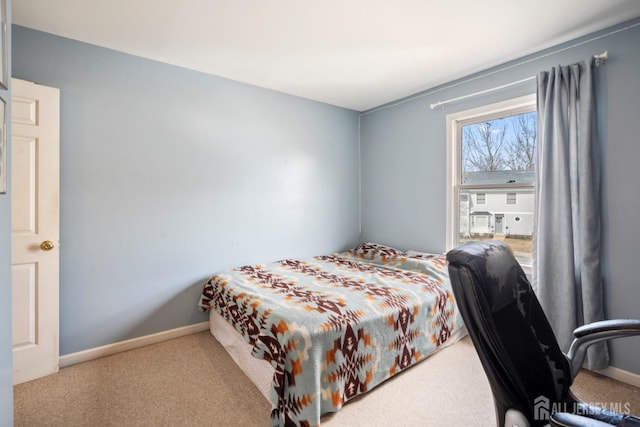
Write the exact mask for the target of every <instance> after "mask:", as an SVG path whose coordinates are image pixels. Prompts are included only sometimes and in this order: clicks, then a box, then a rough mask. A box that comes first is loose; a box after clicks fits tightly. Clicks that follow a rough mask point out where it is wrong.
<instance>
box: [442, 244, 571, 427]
mask: <svg viewBox="0 0 640 427" xmlns="http://www.w3.org/2000/svg"><path fill="white" fill-rule="evenodd" d="M447 261H448V262H449V267H448V268H449V276H450V279H451V285H452V288H453V293H454V295H455V298H456V303H457V305H458V308H459V310H460V313H461V315H462V318H463V320H464V322H465V325H466V327H467V330H468V331H469V335H470V337H471V340H472V341H473V344H474V346H475V348H476V351H477V352H478V356H479V357H480V360H481V362H482V366H483V367H484V370H485V373H486V375H487V377H488V379H489V383H490V385H491V389H492V392H493V397H494V402H495V404H496V417H498V424H499V425H503V422H504V413H505V412H506V411H507V410H509V409H515V410H517V411H520V412H521V413H522V414H523V415H524V416H525V417H526V418H527V419H528V420H529V422H530V425H532V426H535V425H544V424H545V421H544V420H541V418H544V414H539V413H535V412H534V411H540V410H548V409H549V408H551V407H552V406H551V405H554V404H556V403H560V404H562V403H563V402H565V403H566V404H568V403H573V396H572V395H571V394H570V393H569V386H570V385H571V372H570V368H569V363H568V361H567V359H566V357H565V355H564V354H563V353H562V351H561V350H560V348H559V346H558V343H557V341H556V338H555V335H554V334H553V331H552V329H551V326H550V325H549V322H548V320H547V318H546V316H545V314H544V312H543V311H542V307H541V306H540V303H539V302H538V299H537V298H536V296H535V294H534V292H533V289H532V288H531V284H530V283H529V280H528V279H527V276H526V274H525V273H524V271H523V270H522V268H521V267H520V264H518V262H517V260H516V259H515V257H514V255H513V253H512V252H511V249H510V248H509V247H508V246H507V245H506V244H504V243H503V242H500V241H493V240H492V241H484V242H470V243H466V244H463V245H461V246H459V247H458V248H456V249H453V250H451V251H449V253H447ZM539 415H543V417H540V416H539ZM546 422H548V421H546Z"/></svg>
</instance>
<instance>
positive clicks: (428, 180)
mask: <svg viewBox="0 0 640 427" xmlns="http://www.w3.org/2000/svg"><path fill="white" fill-rule="evenodd" d="M634 24H639V25H638V26H635V27H634V28H630V29H626V30H623V31H619V32H615V31H617V30H622V29H623V28H625V27H628V26H631V25H634ZM611 32H615V33H614V34H610V35H608V36H604V35H605V34H607V33H611ZM599 36H604V37H602V38H598V37H599ZM594 38H597V39H596V40H591V39H594ZM578 42H580V43H582V44H580V45H579V46H575V47H570V46H573V45H574V44H577V43H578ZM639 45H640V21H637V20H636V21H631V22H628V23H626V24H623V25H619V26H616V27H613V28H610V29H608V30H605V31H602V32H599V33H596V34H592V35H590V36H588V37H585V38H582V39H579V40H576V41H573V42H570V43H566V44H564V45H561V46H557V47H555V48H551V49H548V50H546V51H543V52H540V53H538V54H534V55H531V56H528V57H525V58H522V59H520V60H516V61H513V62H510V63H506V64H504V65H501V66H498V67H495V68H493V69H490V70H487V71H485V72H482V73H478V74H476V75H473V76H470V77H469V78H466V79H461V80H458V81H454V82H451V83H448V84H445V85H443V86H440V87H438V88H434V89H432V90H429V91H427V92H424V93H421V94H417V95H415V96H413V97H409V98H407V99H404V100H400V101H398V102H396V103H392V104H389V105H386V106H383V107H381V108H377V109H373V110H370V111H369V112H365V113H363V114H362V115H361V118H360V120H361V124H360V126H361V140H360V143H361V169H362V177H361V180H362V183H363V185H362V195H361V197H362V236H361V240H363V241H375V242H380V243H385V244H389V245H392V246H396V247H398V248H402V249H408V248H413V249H421V250H425V251H431V252H442V251H444V250H445V249H446V248H445V191H446V189H445V185H444V183H445V172H446V138H445V132H446V129H445V116H446V115H447V114H450V113H453V112H456V111H461V110H466V109H469V108H473V107H477V106H480V105H484V104H489V103H493V102H498V101H501V100H505V99H509V98H512V97H516V96H521V95H526V94H530V93H535V90H536V83H535V80H533V81H529V82H527V83H523V84H520V85H516V86H512V87H510V88H508V89H504V90H499V91H495V92H492V93H490V94H486V95H483V96H478V97H474V98H468V99H466V100H464V101H461V102H456V103H452V104H449V105H447V106H446V107H445V108H444V109H435V110H432V109H431V108H430V104H432V103H436V102H438V101H444V100H447V99H452V98H455V97H459V96H462V95H466V94H470V93H475V92H478V91H483V90H485V89H489V88H493V87H497V86H501V85H504V84H507V83H511V82H515V81H519V80H521V79H526V78H528V77H532V76H535V75H536V74H537V73H538V72H539V71H542V70H547V69H550V68H551V67H552V66H557V65H560V64H562V65H566V64H569V63H573V62H576V61H579V60H583V59H587V58H589V57H590V56H591V55H593V54H599V53H601V52H604V51H605V50H607V51H608V52H609V61H608V62H607V64H606V65H605V66H604V67H601V68H599V69H598V71H597V74H598V109H599V112H600V115H601V123H600V132H601V144H602V147H601V148H602V162H603V184H602V185H603V196H604V208H603V220H604V224H603V227H604V247H603V265H604V279H605V284H606V290H605V299H606V315H607V317H609V318H624V317H634V318H638V317H640V309H639V308H638V301H640V287H639V286H638V279H637V276H638V273H637V272H638V270H637V265H636V264H637V258H638V256H637V253H638V242H640V223H638V220H637V213H638V212H640V192H639V191H638V189H637V184H636V182H637V178H636V176H637V169H638V167H637V165H638V159H640V144H638V135H640V120H638V112H639V111H640V80H639V79H638V75H639V73H640V49H638V46H639ZM554 52H556V53H554ZM540 56H543V57H540ZM539 57H540V58H539ZM535 58H538V59H535ZM518 64H521V65H518ZM638 354H640V339H637V338H625V339H621V340H617V341H615V342H614V343H612V366H614V367H617V368H620V369H624V370H627V371H630V372H633V373H636V374H640V359H639V358H638V357H637V355H638Z"/></svg>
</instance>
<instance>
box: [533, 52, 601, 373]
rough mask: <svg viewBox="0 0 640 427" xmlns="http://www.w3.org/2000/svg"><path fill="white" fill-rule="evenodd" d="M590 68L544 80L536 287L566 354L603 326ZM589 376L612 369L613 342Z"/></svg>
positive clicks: (595, 350)
mask: <svg viewBox="0 0 640 427" xmlns="http://www.w3.org/2000/svg"><path fill="white" fill-rule="evenodd" d="M595 104H596V103H595V90H594V82H593V70H592V66H591V63H590V62H587V63H585V62H580V63H577V64H573V65H569V66H565V67H557V68H555V67H554V68H552V69H551V71H549V72H546V71H543V72H541V73H539V74H538V135H537V138H538V140H537V150H538V153H537V165H536V206H535V210H536V224H535V230H534V236H535V244H534V257H533V258H534V263H533V282H534V284H535V286H536V287H537V293H538V298H539V299H540V303H541V305H542V307H543V308H544V311H545V313H546V315H547V317H548V318H549V321H550V323H551V326H552V328H553V330H554V332H555V334H556V336H557V338H558V342H559V344H560V347H561V348H562V350H563V351H565V352H566V351H567V350H568V349H569V346H570V345H571V341H572V340H573V330H574V329H575V328H576V327H578V326H581V325H583V324H585V323H590V322H594V321H598V320H603V319H604V308H603V291H602V277H601V273H600V241H601V236H600V232H601V225H600V212H601V207H600V150H599V144H598V134H597V129H596V122H597V116H596V105H595ZM586 364H587V367H588V368H589V369H604V368H606V367H607V366H608V364H609V353H608V349H607V345H606V343H604V342H602V343H598V344H594V345H592V346H591V347H590V348H589V351H588V353H587V359H586Z"/></svg>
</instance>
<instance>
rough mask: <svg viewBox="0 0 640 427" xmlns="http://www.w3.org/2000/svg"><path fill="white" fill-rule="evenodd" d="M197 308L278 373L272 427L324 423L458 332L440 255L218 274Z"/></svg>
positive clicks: (365, 252) (344, 256)
mask: <svg viewBox="0 0 640 427" xmlns="http://www.w3.org/2000/svg"><path fill="white" fill-rule="evenodd" d="M199 306H200V308H201V310H203V311H204V310H208V309H213V310H215V311H217V312H218V313H219V314H220V315H222V316H223V317H224V318H225V319H226V320H227V321H228V322H230V323H231V324H233V325H234V327H235V329H236V330H237V331H238V332H239V333H240V334H242V335H243V336H244V338H245V340H246V341H247V342H248V343H250V344H251V345H252V347H253V356H255V357H257V358H260V359H264V360H267V361H268V362H270V363H271V365H272V366H273V367H274V369H275V374H274V378H273V383H272V386H271V392H270V400H271V404H272V408H273V409H272V412H271V421H272V424H273V425H274V426H284V425H287V426H289V425H299V426H317V425H319V424H320V415H321V414H324V413H327V412H335V411H337V410H339V409H340V408H341V407H342V406H343V405H344V403H345V402H346V401H348V400H349V399H352V398H353V397H355V396H358V395H360V394H362V393H364V392H366V391H368V390H371V389H372V388H373V387H375V386H376V385H378V384H380V383H381V382H383V381H384V380H386V379H388V378H390V377H391V376H393V375H394V374H396V373H398V372H401V371H403V370H404V369H407V368H408V367H410V366H412V365H414V364H415V363H417V362H418V361H420V360H422V359H424V358H426V357H427V356H428V355H429V354H430V353H432V352H433V351H434V350H435V349H436V348H437V347H438V346H439V345H441V344H443V343H444V342H445V341H446V340H447V339H448V338H449V337H450V335H451V334H452V333H453V332H455V331H456V330H457V329H458V328H460V327H461V326H462V320H461V318H460V316H459V314H458V313H457V308H456V306H455V302H454V297H453V293H452V291H451V287H450V284H449V280H448V273H447V267H446V259H445V256H444V255H428V254H419V253H413V254H412V253H411V252H407V253H404V252H400V251H398V250H396V249H393V248H389V247H387V246H383V245H378V244H372V243H365V244H361V245H359V246H357V247H356V248H354V249H352V250H350V251H348V252H344V253H339V254H332V255H326V256H318V257H314V258H309V259H300V260H292V259H287V260H283V261H278V262H274V263H270V264H259V265H246V266H243V267H238V268H234V269H230V270H226V271H223V272H220V273H218V274H216V275H214V276H213V277H212V278H211V279H210V280H209V281H208V282H207V283H206V284H205V285H204V289H203V292H202V295H201V297H200V303H199Z"/></svg>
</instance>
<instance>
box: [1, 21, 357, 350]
mask: <svg viewBox="0 0 640 427" xmlns="http://www.w3.org/2000/svg"><path fill="white" fill-rule="evenodd" d="M13 59H14V68H13V75H14V77H18V78H22V79H25V80H31V81H36V82H38V83H41V84H44V85H47V86H53V87H57V88H60V90H61V117H62V118H61V198H60V200H61V206H60V212H61V247H60V256H61V258H60V262H61V277H60V279H61V281H60V352H61V354H62V355H64V354H69V353H73V352H77V351H80V350H85V349H89V348H93V347H97V346H101V345H104V344H109V343H113V342H117V341H121V340H125V339H129V338H133V337H138V336H142V335H147V334H151V333H155V332H159V331H164V330H168V329H172V328H176V327H180V326H185V325H189V324H193V323H198V322H202V321H205V320H206V316H205V315H204V314H202V313H199V312H198V311H197V308H196V304H197V302H198V296H199V291H200V290H201V286H202V283H203V281H204V280H205V279H206V278H207V277H208V276H210V275H211V274H213V273H214V272H215V271H217V270H219V269H222V268H226V267H232V266H237V265H241V264H245V263H255V262H266V261H275V260H278V259H282V258H284V257H290V256H296V257H300V256H310V255H318V254H323V253H329V252H332V251H338V250H344V249H346V248H347V247H350V246H353V245H354V244H355V243H357V241H358V237H359V231H358V223H359V205H358V199H359V183H358V168H357V165H358V128H357V125H358V113H356V112H354V111H351V110H346V109H341V108H337V107H333V106H329V105H326V104H322V103H318V102H313V101H309V100H305V99H302V98H297V97H293V96H289V95H285V94H282V93H277V92H274V91H270V90H266V89H261V88H258V87H254V86H250V85H246V84H241V83H237V82H233V81H230V80H227V79H223V78H219V77H214V76H210V75H205V74H202V73H198V72H194V71H189V70H186V69H183V68H179V67H174V66H170V65H166V64H162V63H158V62H154V61H150V60H146V59H142V58H139V57H135V56H131V55H127V54H123V53H119V52H116V51H112V50H108V49H103V48H100V47H96V46H92V45H88V44H84V43H79V42H75V41H72V40H68V39H64V38H60V37H56V36H52V35H50V34H45V33H41V32H37V31H33V30H30V29H26V28H23V27H18V26H14V40H13ZM256 66H257V67H259V66H260V64H256Z"/></svg>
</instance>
